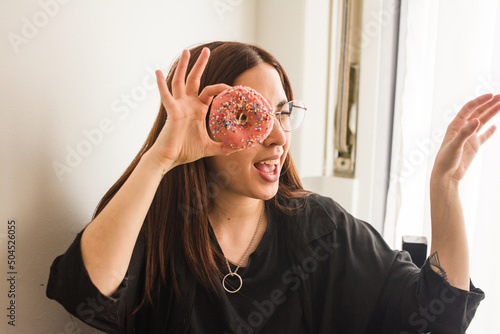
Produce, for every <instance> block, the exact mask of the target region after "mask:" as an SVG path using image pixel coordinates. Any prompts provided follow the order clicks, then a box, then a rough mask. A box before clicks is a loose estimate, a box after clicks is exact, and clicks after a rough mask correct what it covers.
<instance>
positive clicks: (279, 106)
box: [276, 100, 288, 110]
mask: <svg viewBox="0 0 500 334" xmlns="http://www.w3.org/2000/svg"><path fill="white" fill-rule="evenodd" d="M287 102H288V101H287V100H283V101H281V102H280V103H278V105H277V106H276V110H280V109H281V107H283V106H284V105H285V104H286V103H287Z"/></svg>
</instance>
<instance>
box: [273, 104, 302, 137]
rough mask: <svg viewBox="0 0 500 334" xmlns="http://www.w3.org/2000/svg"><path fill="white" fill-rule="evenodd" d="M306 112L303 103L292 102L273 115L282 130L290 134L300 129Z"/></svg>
mask: <svg viewBox="0 0 500 334" xmlns="http://www.w3.org/2000/svg"><path fill="white" fill-rule="evenodd" d="M306 111H307V108H306V105H305V104H304V102H302V101H300V100H292V101H290V102H287V103H285V104H284V105H283V106H282V107H281V108H280V110H279V111H278V112H276V114H275V115H276V118H277V119H278V121H279V122H280V124H281V127H282V128H283V130H285V131H287V132H291V131H294V130H297V129H298V128H299V127H300V125H301V124H302V122H303V121H304V118H305V117H306Z"/></svg>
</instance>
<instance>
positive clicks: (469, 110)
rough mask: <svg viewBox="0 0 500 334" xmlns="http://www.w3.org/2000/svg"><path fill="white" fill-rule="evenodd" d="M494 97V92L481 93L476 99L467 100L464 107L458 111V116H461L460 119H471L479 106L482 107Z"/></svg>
mask: <svg viewBox="0 0 500 334" xmlns="http://www.w3.org/2000/svg"><path fill="white" fill-rule="evenodd" d="M492 97H493V94H491V93H489V94H484V95H481V96H479V97H476V98H475V99H474V100H471V101H469V102H467V103H466V104H465V105H464V106H463V108H462V109H461V110H460V111H459V112H458V114H457V118H460V119H462V120H465V121H470V119H469V118H470V117H471V115H472V114H473V113H474V112H475V111H477V109H478V108H479V107H481V106H483V105H484V104H486V103H487V102H489V101H491V99H492ZM478 114H479V113H478ZM477 116H478V115H476V116H475V117H477Z"/></svg>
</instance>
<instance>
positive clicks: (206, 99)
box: [199, 83, 231, 104]
mask: <svg viewBox="0 0 500 334" xmlns="http://www.w3.org/2000/svg"><path fill="white" fill-rule="evenodd" d="M230 87H231V86H229V85H226V84H223V83H221V84H216V85H212V86H207V87H205V88H203V90H202V91H201V93H200V96H199V99H200V101H201V102H202V103H203V104H210V102H211V101H212V98H213V97H214V96H215V95H217V94H220V93H222V92H223V91H225V90H226V89H228V88H230Z"/></svg>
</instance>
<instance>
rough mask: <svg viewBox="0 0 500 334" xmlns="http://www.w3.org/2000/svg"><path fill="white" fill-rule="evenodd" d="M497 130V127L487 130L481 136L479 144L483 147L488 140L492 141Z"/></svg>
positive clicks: (493, 126)
mask: <svg viewBox="0 0 500 334" xmlns="http://www.w3.org/2000/svg"><path fill="white" fill-rule="evenodd" d="M496 130H497V127H496V126H495V125H492V126H490V127H489V128H488V130H486V131H485V132H483V133H482V134H481V135H480V136H479V143H480V144H481V145H483V144H484V143H485V142H486V141H487V140H488V139H490V137H491V136H492V135H493V134H494V133H495V131H496Z"/></svg>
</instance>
